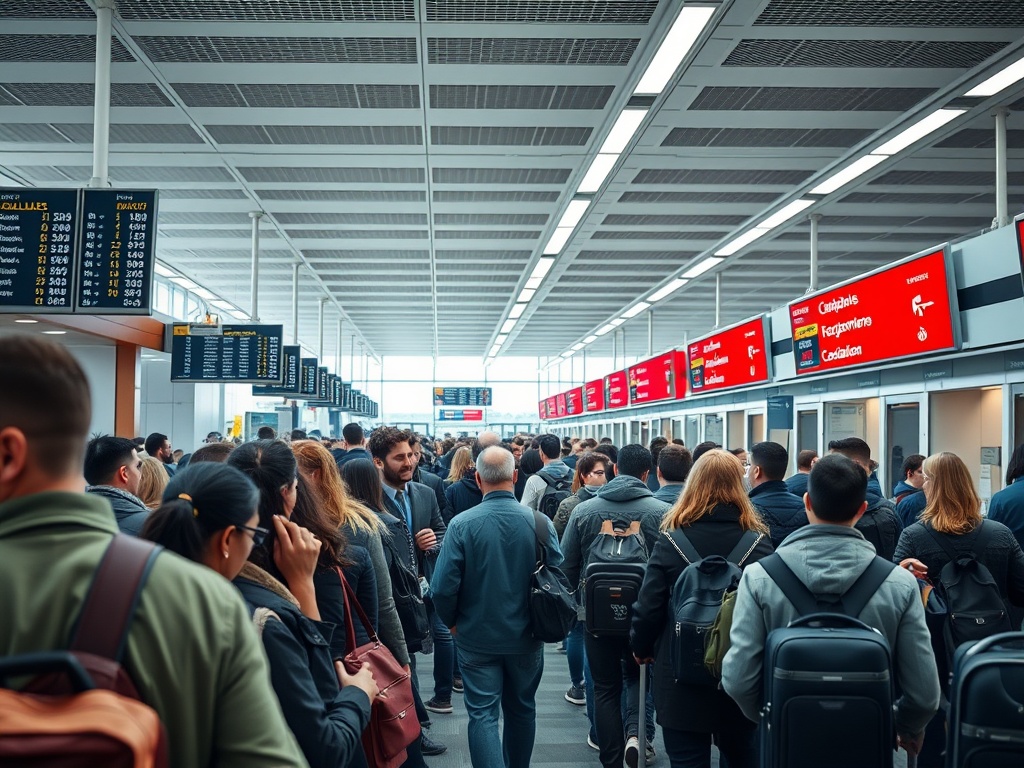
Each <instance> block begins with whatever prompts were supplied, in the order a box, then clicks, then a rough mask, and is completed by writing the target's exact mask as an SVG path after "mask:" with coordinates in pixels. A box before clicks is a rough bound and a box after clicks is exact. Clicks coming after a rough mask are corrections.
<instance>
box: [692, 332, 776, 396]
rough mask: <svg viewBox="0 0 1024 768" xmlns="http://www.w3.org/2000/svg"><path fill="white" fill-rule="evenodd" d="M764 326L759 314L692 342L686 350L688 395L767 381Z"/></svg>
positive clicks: (766, 351)
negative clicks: (688, 379)
mask: <svg viewBox="0 0 1024 768" xmlns="http://www.w3.org/2000/svg"><path fill="white" fill-rule="evenodd" d="M764 326H765V320H764V316H763V315H761V316H758V317H755V318H754V319H753V320H745V321H744V322H742V323H740V324H739V325H734V326H732V327H731V328H726V329H725V330H722V331H718V332H717V333H715V334H712V335H711V336H706V337H704V338H703V339H698V340H697V341H694V342H692V343H691V344H690V345H689V349H688V353H689V361H690V392H691V394H697V393H699V392H711V391H714V390H716V389H729V388H730V387H744V386H747V385H749V384H760V383H762V382H765V381H768V352H769V347H768V343H767V334H766V333H765V329H764Z"/></svg>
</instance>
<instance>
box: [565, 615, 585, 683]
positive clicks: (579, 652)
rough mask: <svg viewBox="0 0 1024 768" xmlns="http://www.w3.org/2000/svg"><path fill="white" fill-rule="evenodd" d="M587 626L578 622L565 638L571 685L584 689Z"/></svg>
mask: <svg viewBox="0 0 1024 768" xmlns="http://www.w3.org/2000/svg"><path fill="white" fill-rule="evenodd" d="M585 634H586V629H585V625H584V623H583V622H582V621H577V622H576V624H574V625H573V628H572V629H571V630H569V635H568V636H567V637H566V638H565V659H566V661H568V662H569V684H570V685H576V686H579V687H580V688H583V687H584V678H583V665H584V664H586V663H587V647H586V643H585V642H584V640H583V636H584V635H585Z"/></svg>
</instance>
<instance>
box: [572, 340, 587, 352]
mask: <svg viewBox="0 0 1024 768" xmlns="http://www.w3.org/2000/svg"><path fill="white" fill-rule="evenodd" d="M585 346H587V345H586V344H584V343H583V342H582V341H581V342H580V343H579V344H573V345H572V351H573V352H579V351H580V350H581V349H583V348H584V347H585Z"/></svg>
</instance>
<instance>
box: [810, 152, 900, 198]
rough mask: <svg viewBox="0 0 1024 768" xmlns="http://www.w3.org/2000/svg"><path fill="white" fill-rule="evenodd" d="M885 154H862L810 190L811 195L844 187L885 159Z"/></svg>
mask: <svg viewBox="0 0 1024 768" xmlns="http://www.w3.org/2000/svg"><path fill="white" fill-rule="evenodd" d="M886 159H887V158H886V156H885V155H864V157H862V158H860V159H859V160H857V161H856V162H854V163H851V164H850V165H848V166H846V167H845V168H843V170H841V171H839V173H837V174H835V175H834V176H830V177H829V178H827V179H825V180H824V181H823V182H821V183H820V184H818V186H816V187H815V188H814V189H812V190H811V194H812V195H827V194H829V193H831V192H835V191H836V190H837V189H839V188H840V187H845V186H846V185H847V184H849V183H850V182H851V181H853V180H854V179H856V178H858V177H859V176H863V175H864V174H865V173H867V172H868V171H870V170H871V169H872V168H874V167H875V166H876V165H878V164H879V163H881V162H882V161H884V160H886Z"/></svg>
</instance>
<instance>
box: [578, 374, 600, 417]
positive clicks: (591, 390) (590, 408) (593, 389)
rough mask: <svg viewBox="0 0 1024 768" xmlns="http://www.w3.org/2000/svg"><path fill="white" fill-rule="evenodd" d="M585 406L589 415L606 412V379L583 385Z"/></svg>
mask: <svg viewBox="0 0 1024 768" xmlns="http://www.w3.org/2000/svg"><path fill="white" fill-rule="evenodd" d="M583 404H584V406H585V407H586V409H587V413H593V412H594V411H603V410H604V408H605V405H604V379H594V381H588V382H587V383H586V384H584V385H583Z"/></svg>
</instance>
